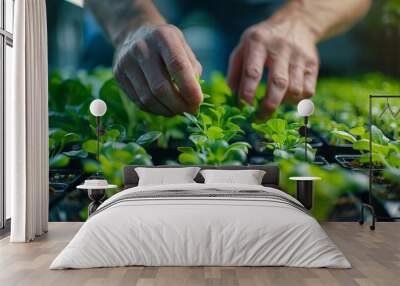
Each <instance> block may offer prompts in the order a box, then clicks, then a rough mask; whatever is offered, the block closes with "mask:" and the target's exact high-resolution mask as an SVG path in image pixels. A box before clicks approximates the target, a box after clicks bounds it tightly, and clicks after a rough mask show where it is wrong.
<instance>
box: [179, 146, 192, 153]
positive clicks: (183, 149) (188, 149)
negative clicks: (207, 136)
mask: <svg viewBox="0 0 400 286" xmlns="http://www.w3.org/2000/svg"><path fill="white" fill-rule="evenodd" d="M177 149H178V151H179V152H182V153H192V152H194V149H193V148H192V147H178V148H177Z"/></svg>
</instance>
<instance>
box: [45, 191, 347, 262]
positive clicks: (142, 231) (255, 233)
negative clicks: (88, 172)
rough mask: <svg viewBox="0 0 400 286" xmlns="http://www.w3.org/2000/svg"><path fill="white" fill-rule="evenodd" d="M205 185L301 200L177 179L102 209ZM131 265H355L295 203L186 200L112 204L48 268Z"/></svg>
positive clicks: (253, 200) (83, 227)
mask: <svg viewBox="0 0 400 286" xmlns="http://www.w3.org/2000/svg"><path fill="white" fill-rule="evenodd" d="M205 188H207V189H209V188H214V189H216V190H221V191H224V190H229V191H232V190H238V191H239V190H244V189H249V190H255V189H256V190H263V191H265V192H269V193H271V194H277V195H282V196H285V197H287V198H288V199H290V200H292V201H294V202H297V201H296V200H295V199H294V198H292V197H291V196H289V195H287V194H285V193H284V192H282V191H279V190H277V189H273V188H267V187H262V186H254V185H237V184H207V185H205V184H179V185H165V186H141V187H135V188H131V189H127V190H125V191H122V192H120V193H118V194H116V195H114V196H113V197H111V198H110V199H108V200H107V201H106V202H104V203H103V204H102V206H104V205H105V204H109V203H110V202H113V201H115V200H118V198H121V196H124V195H127V194H130V193H131V192H145V191H165V190H176V189H178V190H192V191H193V190H198V191H201V190H204V189H205ZM297 203H298V202H297ZM102 206H100V209H101V207H102ZM127 265H145V266H194V265H198V266H201V265H202V266H206V265H209V266H210V265H214V266H242V265H243V266H244V265H246V266H294V267H332V268H350V267H351V266H350V263H349V262H348V261H347V259H346V258H345V257H344V255H343V254H342V252H341V251H340V250H339V249H338V248H337V247H336V245H335V244H334V243H333V242H332V241H331V239H330V238H329V237H328V236H327V234H326V233H325V232H324V230H323V229H322V228H321V226H320V225H319V224H318V222H317V221H316V220H315V219H314V218H313V217H312V216H310V215H308V214H306V213H304V212H302V211H301V210H299V209H298V208H295V207H293V206H291V205H288V204H282V203H279V202H274V201H266V200H263V199H257V198H248V199H247V198H240V199H238V198H229V197H227V198H204V197H203V198H197V197H193V198H190V197H189V198H187V197H186V198H182V199H180V198H152V199H143V200H137V201H135V200H133V201H122V202H119V203H116V204H114V205H111V206H110V207H108V208H107V209H104V210H103V211H101V212H99V213H97V214H96V215H94V216H93V217H91V218H89V219H88V221H87V222H86V223H85V224H84V225H83V226H82V227H81V229H80V230H79V232H78V233H77V234H76V235H75V237H74V238H73V239H72V241H71V242H70V243H69V244H68V246H67V247H65V249H64V250H63V251H62V252H61V253H60V254H59V255H58V256H57V258H56V259H55V260H54V261H53V263H52V264H51V265H50V269H63V268H91V267H113V266H127Z"/></svg>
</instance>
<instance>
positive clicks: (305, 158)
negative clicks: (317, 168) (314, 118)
mask: <svg viewBox="0 0 400 286" xmlns="http://www.w3.org/2000/svg"><path fill="white" fill-rule="evenodd" d="M307 125H308V116H305V117H304V160H305V161H306V162H308V157H307V149H308V148H307V139H308V138H307V137H308V132H307Z"/></svg>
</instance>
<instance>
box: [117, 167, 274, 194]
mask: <svg viewBox="0 0 400 286" xmlns="http://www.w3.org/2000/svg"><path fill="white" fill-rule="evenodd" d="M137 167H147V168H182V167H191V166H185V165H180V166H179V165H178V166H175V165H161V166H140V165H129V166H126V167H125V168H124V189H127V188H132V187H136V186H137V185H138V182H139V177H138V175H137V173H136V171H135V168H137ZM195 167H199V168H201V169H203V170H204V169H218V170H254V169H256V170H263V171H265V172H266V173H265V175H264V177H263V179H262V185H263V186H265V187H272V188H276V189H281V188H280V187H279V167H278V165H276V164H268V165H248V166H195ZM194 180H195V181H196V182H197V183H204V178H203V176H202V175H201V174H200V172H199V173H198V174H197V176H196V178H195V179H194Z"/></svg>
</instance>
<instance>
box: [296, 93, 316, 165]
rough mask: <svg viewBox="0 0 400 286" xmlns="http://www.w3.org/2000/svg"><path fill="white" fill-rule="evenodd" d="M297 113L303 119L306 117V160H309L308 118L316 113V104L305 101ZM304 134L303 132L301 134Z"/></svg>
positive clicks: (299, 105)
mask: <svg viewBox="0 0 400 286" xmlns="http://www.w3.org/2000/svg"><path fill="white" fill-rule="evenodd" d="M297 112H298V114H299V115H300V116H301V117H304V126H303V128H304V139H305V142H304V159H305V160H306V161H308V159H307V149H308V148H307V141H308V132H307V125H308V117H310V116H311V115H312V114H313V113H314V103H313V102H312V101H311V100H310V99H303V100H301V101H300V102H299V104H298V105H297ZM301 133H303V132H301Z"/></svg>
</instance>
